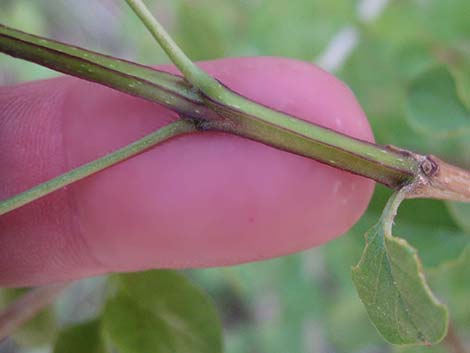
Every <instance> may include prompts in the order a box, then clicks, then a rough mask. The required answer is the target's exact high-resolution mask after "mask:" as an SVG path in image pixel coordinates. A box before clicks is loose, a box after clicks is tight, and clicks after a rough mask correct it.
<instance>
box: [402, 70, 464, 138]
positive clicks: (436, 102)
mask: <svg viewBox="0 0 470 353" xmlns="http://www.w3.org/2000/svg"><path fill="white" fill-rule="evenodd" d="M407 118H408V122H409V123H410V125H411V126H412V127H413V128H415V129H416V130H418V131H421V132H425V133H427V134H429V135H430V136H433V137H440V138H444V137H450V136H461V135H467V134H470V111H469V110H468V109H467V108H466V107H465V105H464V103H463V102H462V101H461V100H460V98H459V96H458V94H457V86H456V83H455V81H454V79H453V77H452V75H451V73H450V72H449V71H448V70H447V69H446V68H445V67H443V66H440V67H436V68H433V69H431V70H429V71H427V72H425V73H424V74H422V75H420V76H419V77H418V78H417V79H415V81H414V82H412V84H411V87H410V90H409V93H408V100H407ZM469 136H470V135H469Z"/></svg>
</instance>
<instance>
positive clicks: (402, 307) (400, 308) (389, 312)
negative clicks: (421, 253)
mask: <svg viewBox="0 0 470 353" xmlns="http://www.w3.org/2000/svg"><path fill="white" fill-rule="evenodd" d="M399 194H400V193H396V194H395V195H394V196H392V198H391V199H390V201H389V203H388V204H387V207H386V209H385V211H384V214H383V216H382V218H381V220H380V221H379V223H378V224H376V225H375V226H373V227H372V228H371V229H370V230H369V231H368V232H367V234H366V241H367V244H366V247H365V249H364V252H363V254H362V258H361V260H360V261H359V264H358V265H357V266H355V267H354V268H353V271H352V274H353V281H354V284H355V285H356V288H357V291H358V293H359V296H360V298H361V300H362V301H363V303H364V305H365V306H366V310H367V312H368V314H369V317H370V318H371V320H372V322H373V323H374V325H375V326H376V328H377V330H378V331H379V332H380V334H381V335H382V336H383V337H384V338H385V339H386V340H387V341H389V342H390V343H393V344H399V345H408V344H414V345H429V344H435V343H438V342H439V341H441V340H442V339H443V337H444V336H445V334H446V331H447V321H448V318H447V316H448V314H447V309H446V307H445V306H444V305H442V304H440V303H439V302H438V301H437V299H436V298H435V297H434V295H433V294H432V292H431V290H430V289H429V287H428V285H427V283H426V281H425V278H424V273H423V270H422V268H421V264H420V260H419V258H418V254H417V252H416V250H415V249H414V248H412V247H411V246H410V245H409V244H408V243H407V242H406V241H405V240H404V239H400V238H397V237H394V236H392V235H391V231H390V228H391V222H393V217H394V213H395V212H396V208H397V207H398V204H399V197H400V196H399Z"/></svg>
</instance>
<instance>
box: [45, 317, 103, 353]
mask: <svg viewBox="0 0 470 353" xmlns="http://www.w3.org/2000/svg"><path fill="white" fill-rule="evenodd" d="M85 352H86V353H106V352H108V350H107V349H106V348H105V344H104V340H103V337H102V334H101V323H100V321H99V320H93V321H88V322H85V323H82V324H78V325H74V326H71V327H68V328H66V329H64V330H62V331H61V332H60V333H59V336H58V338H57V340H56V343H55V345H54V350H53V353H85Z"/></svg>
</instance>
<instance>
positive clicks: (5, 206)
mask: <svg viewBox="0 0 470 353" xmlns="http://www.w3.org/2000/svg"><path fill="white" fill-rule="evenodd" d="M194 131H196V127H195V125H194V123H193V122H192V121H189V120H178V121H176V122H173V123H171V124H168V125H166V126H164V127H162V128H161V129H159V130H157V131H155V132H153V133H151V134H149V135H147V136H145V137H143V138H141V139H140V140H138V141H136V142H134V143H131V144H129V145H127V146H125V147H123V148H121V149H119V150H117V151H115V152H113V153H110V154H108V155H106V156H104V157H101V158H98V159H96V160H94V161H93V162H90V163H87V164H85V165H83V166H81V167H78V168H76V169H73V170H71V171H70V172H68V173H65V174H62V175H59V176H58V177H56V178H54V179H51V180H49V181H47V182H45V183H42V184H39V185H37V186H35V187H33V188H32V189H29V190H27V191H25V192H22V193H20V194H17V195H15V196H13V197H11V198H9V199H6V200H4V201H0V215H3V214H5V213H7V212H10V211H12V210H14V209H16V208H19V207H21V206H23V205H25V204H27V203H29V202H32V201H34V200H37V199H39V198H40V197H43V196H45V195H47V194H50V193H51V192H54V191H56V190H58V189H60V188H62V187H64V186H66V185H69V184H71V183H74V182H76V181H78V180H81V179H83V178H86V177H87V176H90V175H92V174H94V173H97V172H99V171H101V170H103V169H106V168H108V167H110V166H112V165H114V164H116V163H119V162H121V161H123V160H125V159H128V158H130V157H132V156H135V155H137V154H139V153H141V152H143V151H145V150H147V149H149V148H150V147H153V146H155V145H157V144H159V143H161V142H163V141H165V140H168V139H169V138H172V137H175V136H178V135H181V134H187V133H190V132H194Z"/></svg>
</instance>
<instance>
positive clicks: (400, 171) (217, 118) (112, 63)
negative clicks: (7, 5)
mask: <svg viewBox="0 0 470 353" xmlns="http://www.w3.org/2000/svg"><path fill="white" fill-rule="evenodd" d="M140 5H142V3H141V4H140ZM139 8H140V7H139ZM142 13H143V14H145V16H148V15H149V12H148V11H146V12H142ZM155 22H156V21H155ZM147 23H150V22H148V21H147ZM156 23H158V22H156ZM150 24H151V23H150ZM147 25H148V24H147ZM149 26H150V25H149ZM159 30H161V26H160V27H159ZM156 33H158V32H156ZM159 38H160V40H161V41H163V43H165V41H166V40H167V39H168V38H169V37H168V35H167V34H166V35H165V36H160V37H159ZM170 40H171V39H170ZM170 44H171V45H167V49H168V51H170V49H173V48H175V46H176V44H175V43H174V42H171V43H170ZM0 52H4V53H7V54H9V55H12V56H14V57H18V58H22V59H25V60H29V61H33V62H36V63H38V64H40V65H43V66H46V67H49V68H52V69H54V70H57V71H60V72H64V73H67V74H70V75H74V76H77V77H79V78H82V79H86V80H89V81H93V82H97V83H100V84H103V85H106V86H109V87H112V88H114V89H117V90H119V91H122V92H125V93H129V94H132V95H135V96H138V97H142V98H144V99H147V100H150V101H154V102H157V103H159V104H162V105H164V106H166V107H167V108H169V109H171V110H173V111H175V112H177V113H179V115H180V116H183V117H186V118H190V119H193V120H194V121H195V122H196V123H197V128H198V129H200V130H216V131H225V132H229V133H232V134H237V135H240V136H243V137H246V138H249V139H252V140H255V141H258V142H262V143H264V144H267V145H269V146H273V147H275V148H278V149H281V150H285V151H288V152H292V153H295V154H298V155H302V156H305V157H308V158H312V159H315V160H318V161H320V162H323V163H325V164H328V165H330V166H333V167H335V168H339V169H343V170H346V171H349V172H352V173H355V174H359V175H362V176H365V177H367V178H371V179H374V180H376V181H378V182H380V183H382V184H384V185H386V186H389V187H391V188H394V189H398V188H400V187H402V186H403V185H407V184H410V183H414V182H415V181H417V180H419V181H425V183H424V184H423V185H424V186H425V187H424V188H419V193H415V194H414V195H412V194H411V193H410V194H409V195H408V197H440V198H442V197H445V198H447V199H455V200H461V201H466V200H468V199H469V195H468V190H467V189H468V187H467V186H466V185H467V184H468V180H469V176H468V175H469V174H468V172H466V174H465V173H464V172H465V171H464V172H461V173H460V174H459V180H460V183H459V185H461V187H460V188H457V191H452V192H450V193H448V192H447V190H444V191H446V192H445V194H443V192H440V193H439V194H437V193H436V187H434V188H430V187H428V185H431V184H433V185H434V186H435V185H439V186H442V185H443V186H442V187H441V188H442V189H448V188H449V187H448V186H447V185H444V184H445V183H442V182H441V183H439V184H437V183H436V182H435V180H436V177H437V176H439V173H437V175H435V174H436V173H433V175H431V176H427V175H423V173H422V170H423V166H422V163H424V162H427V163H428V164H429V163H430V160H429V158H425V157H424V156H421V155H418V154H415V153H412V152H409V151H404V150H399V149H397V148H391V147H383V146H378V145H374V144H371V143H368V142H365V141H361V140H358V139H355V138H352V137H350V136H347V135H344V134H341V133H338V132H335V131H332V130H330V129H326V128H324V127H321V126H318V125H315V124H312V123H308V122H306V121H303V120H301V119H298V118H296V117H293V116H289V115H287V114H284V113H281V112H277V111H274V110H272V109H269V108H268V107H265V106H262V105H260V104H257V103H255V102H252V101H250V100H248V99H247V98H245V97H242V96H241V95H239V94H237V93H235V92H232V91H230V90H229V89H228V88H225V87H223V86H222V85H220V84H218V83H217V84H215V85H214V84H213V82H217V81H215V80H214V79H212V78H211V77H210V76H209V75H207V74H205V73H203V72H202V71H201V70H200V69H199V68H197V66H196V65H194V64H193V63H191V62H190V61H189V59H187V57H186V56H185V55H184V53H182V52H181V51H174V50H172V51H170V53H171V55H172V57H173V58H174V59H175V62H176V63H177V64H178V66H179V68H180V70H181V71H183V72H185V71H186V72H188V71H189V72H196V76H197V75H199V74H200V77H202V79H201V80H202V81H204V82H203V86H204V84H205V83H208V84H207V85H206V86H205V88H204V87H203V88H204V90H202V89H201V90H200V91H198V90H197V89H196V90H195V89H194V88H192V87H191V86H190V84H188V83H187V82H186V81H185V80H184V79H183V78H181V77H179V76H176V75H172V74H168V73H165V72H162V71H158V70H154V69H152V68H150V67H145V66H142V65H139V64H135V63H132V62H129V61H124V60H120V59H116V58H112V57H109V56H106V55H103V54H99V53H95V52H91V51H87V50H84V49H81V48H77V47H74V46H70V45H67V44H63V43H59V42H56V41H53V40H49V39H46V38H41V37H38V36H34V35H31V34H27V33H24V32H21V31H17V30H14V29H11V28H8V27H5V26H0ZM180 56H183V58H184V59H182V60H179V61H178V58H180ZM201 72H202V73H201ZM192 80H193V79H192ZM193 83H197V84H200V82H199V83H198V81H197V80H193ZM207 87H209V88H210V89H206V88H207ZM439 167H440V168H441V170H447V169H448V168H445V169H444V168H442V162H439V166H438V168H435V169H436V170H439ZM424 169H428V168H424ZM447 174H448V173H447ZM447 174H446V180H448V179H449V178H448V177H447ZM454 174H455V173H454ZM441 175H442V173H441ZM461 175H463V177H462V176H461ZM431 177H432V178H434V180H430V178H431ZM449 180H450V179H449ZM462 185H463V186H462ZM462 189H463V190H464V191H465V190H467V192H466V193H465V192H462ZM442 195H444V196H442ZM462 195H463V196H462Z"/></svg>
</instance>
